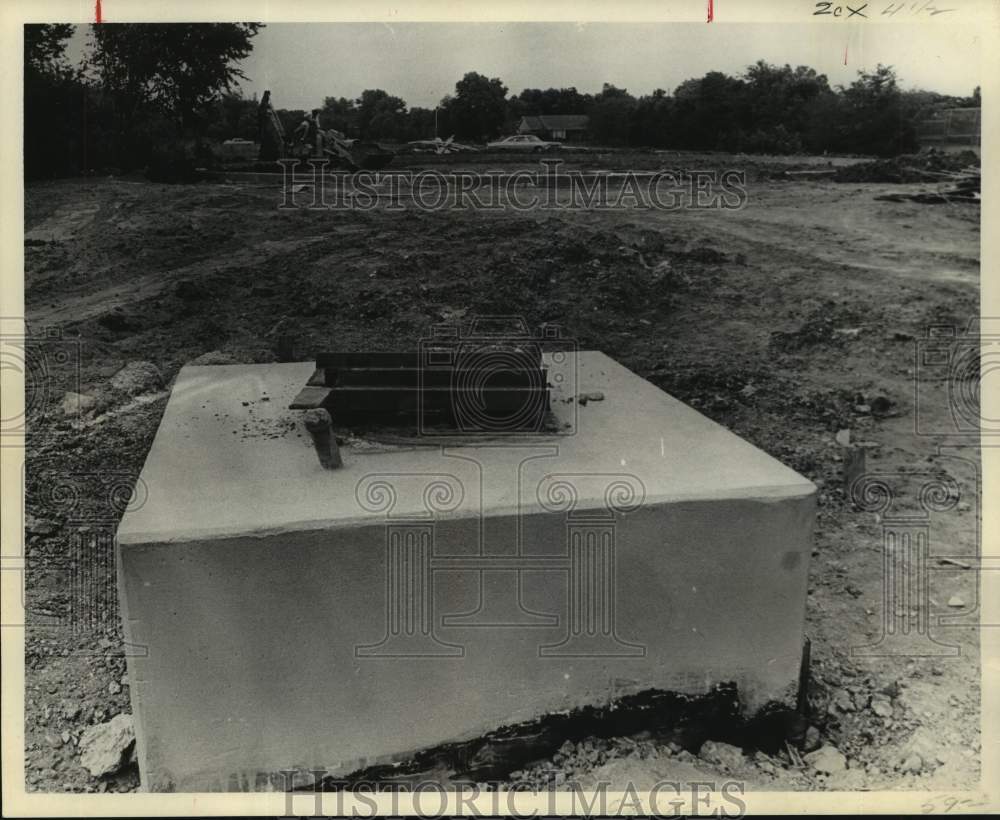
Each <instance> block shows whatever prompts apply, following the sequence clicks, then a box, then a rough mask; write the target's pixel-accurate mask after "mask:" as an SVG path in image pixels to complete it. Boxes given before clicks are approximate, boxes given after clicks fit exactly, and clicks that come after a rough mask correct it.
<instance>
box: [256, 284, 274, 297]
mask: <svg viewBox="0 0 1000 820" xmlns="http://www.w3.org/2000/svg"><path fill="white" fill-rule="evenodd" d="M274 293H275V290H274V288H273V287H272V286H271V285H268V284H265V283H264V282H254V283H253V285H251V287H250V295H251V296H262V297H267V296H274Z"/></svg>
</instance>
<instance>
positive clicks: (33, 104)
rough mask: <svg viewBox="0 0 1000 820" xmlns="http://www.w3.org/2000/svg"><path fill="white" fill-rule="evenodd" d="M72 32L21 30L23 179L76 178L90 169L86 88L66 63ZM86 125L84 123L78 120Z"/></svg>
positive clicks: (63, 28)
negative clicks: (82, 171)
mask: <svg viewBox="0 0 1000 820" xmlns="http://www.w3.org/2000/svg"><path fill="white" fill-rule="evenodd" d="M73 31H74V27H73V26H71V25H66V24H31V25H26V26H25V27H24V173H25V177H26V178H28V179H32V178H36V177H41V176H59V175H63V174H71V173H76V172H78V171H79V170H80V168H88V167H90V166H91V163H90V161H89V160H90V157H88V155H87V151H88V145H89V144H90V143H89V141H88V139H87V133H86V131H85V130H84V129H83V128H81V126H80V123H81V120H82V118H83V115H84V112H85V111H86V110H87V105H86V103H87V89H86V87H85V86H84V85H83V82H82V80H81V78H80V75H79V72H78V71H76V70H74V69H72V68H71V67H70V66H69V65H68V64H67V62H66V59H65V52H66V41H67V40H68V39H69V38H70V37H71V36H72V35H73ZM83 122H84V123H86V121H85V120H83Z"/></svg>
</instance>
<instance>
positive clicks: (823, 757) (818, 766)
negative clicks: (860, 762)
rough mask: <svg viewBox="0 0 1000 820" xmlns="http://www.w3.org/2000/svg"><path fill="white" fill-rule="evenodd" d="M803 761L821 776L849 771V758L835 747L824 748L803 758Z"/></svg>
mask: <svg viewBox="0 0 1000 820" xmlns="http://www.w3.org/2000/svg"><path fill="white" fill-rule="evenodd" d="M802 760H803V761H804V762H805V763H807V764H809V765H810V766H812V767H813V768H814V769H815V770H816V771H817V772H819V773H820V774H836V773H837V772H842V771H844V770H845V769H847V758H846V757H844V755H842V754H841V753H840V751H839V750H837V749H835V748H834V747H833V746H823V747H822V748H820V749H817V750H816V751H815V752H810V753H809V754H807V755H803V756H802Z"/></svg>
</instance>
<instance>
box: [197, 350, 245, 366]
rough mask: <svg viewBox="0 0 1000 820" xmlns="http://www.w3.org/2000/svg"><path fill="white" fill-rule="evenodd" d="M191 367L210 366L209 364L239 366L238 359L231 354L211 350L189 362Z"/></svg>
mask: <svg viewBox="0 0 1000 820" xmlns="http://www.w3.org/2000/svg"><path fill="white" fill-rule="evenodd" d="M188 364H189V365H196V366H199V367H200V366H202V365H209V364H239V362H238V361H237V360H236V358H235V357H234V356H233V355H232V354H230V353H223V352H222V351H221V350H210V351H209V352H208V353H202V354H201V355H200V356H196V357H195V358H193V359H191V361H189V362H188Z"/></svg>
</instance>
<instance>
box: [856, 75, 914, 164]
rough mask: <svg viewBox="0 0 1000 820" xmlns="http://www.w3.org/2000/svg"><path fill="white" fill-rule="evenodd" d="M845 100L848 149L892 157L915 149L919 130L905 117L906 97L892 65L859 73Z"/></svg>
mask: <svg viewBox="0 0 1000 820" xmlns="http://www.w3.org/2000/svg"><path fill="white" fill-rule="evenodd" d="M843 98H844V104H845V105H844V117H843V120H842V129H843V133H844V145H845V148H846V150H848V151H852V152H855V153H872V154H878V155H879V156H893V155H895V154H901V153H906V152H907V151H913V150H915V149H916V147H917V140H916V130H915V128H914V124H913V122H912V121H911V120H908V119H907V118H906V117H905V116H904V111H903V95H902V93H901V91H900V90H899V86H898V84H897V81H896V72H895V71H894V70H893V68H892V66H885V65H882V64H881V63H879V65H878V66H877V67H876V69H875V71H873V72H864V71H859V72H858V79H857V80H855V81H854V82H853V83H851V85H850V86H849V87H848V88H846V89H844V91H843Z"/></svg>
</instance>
